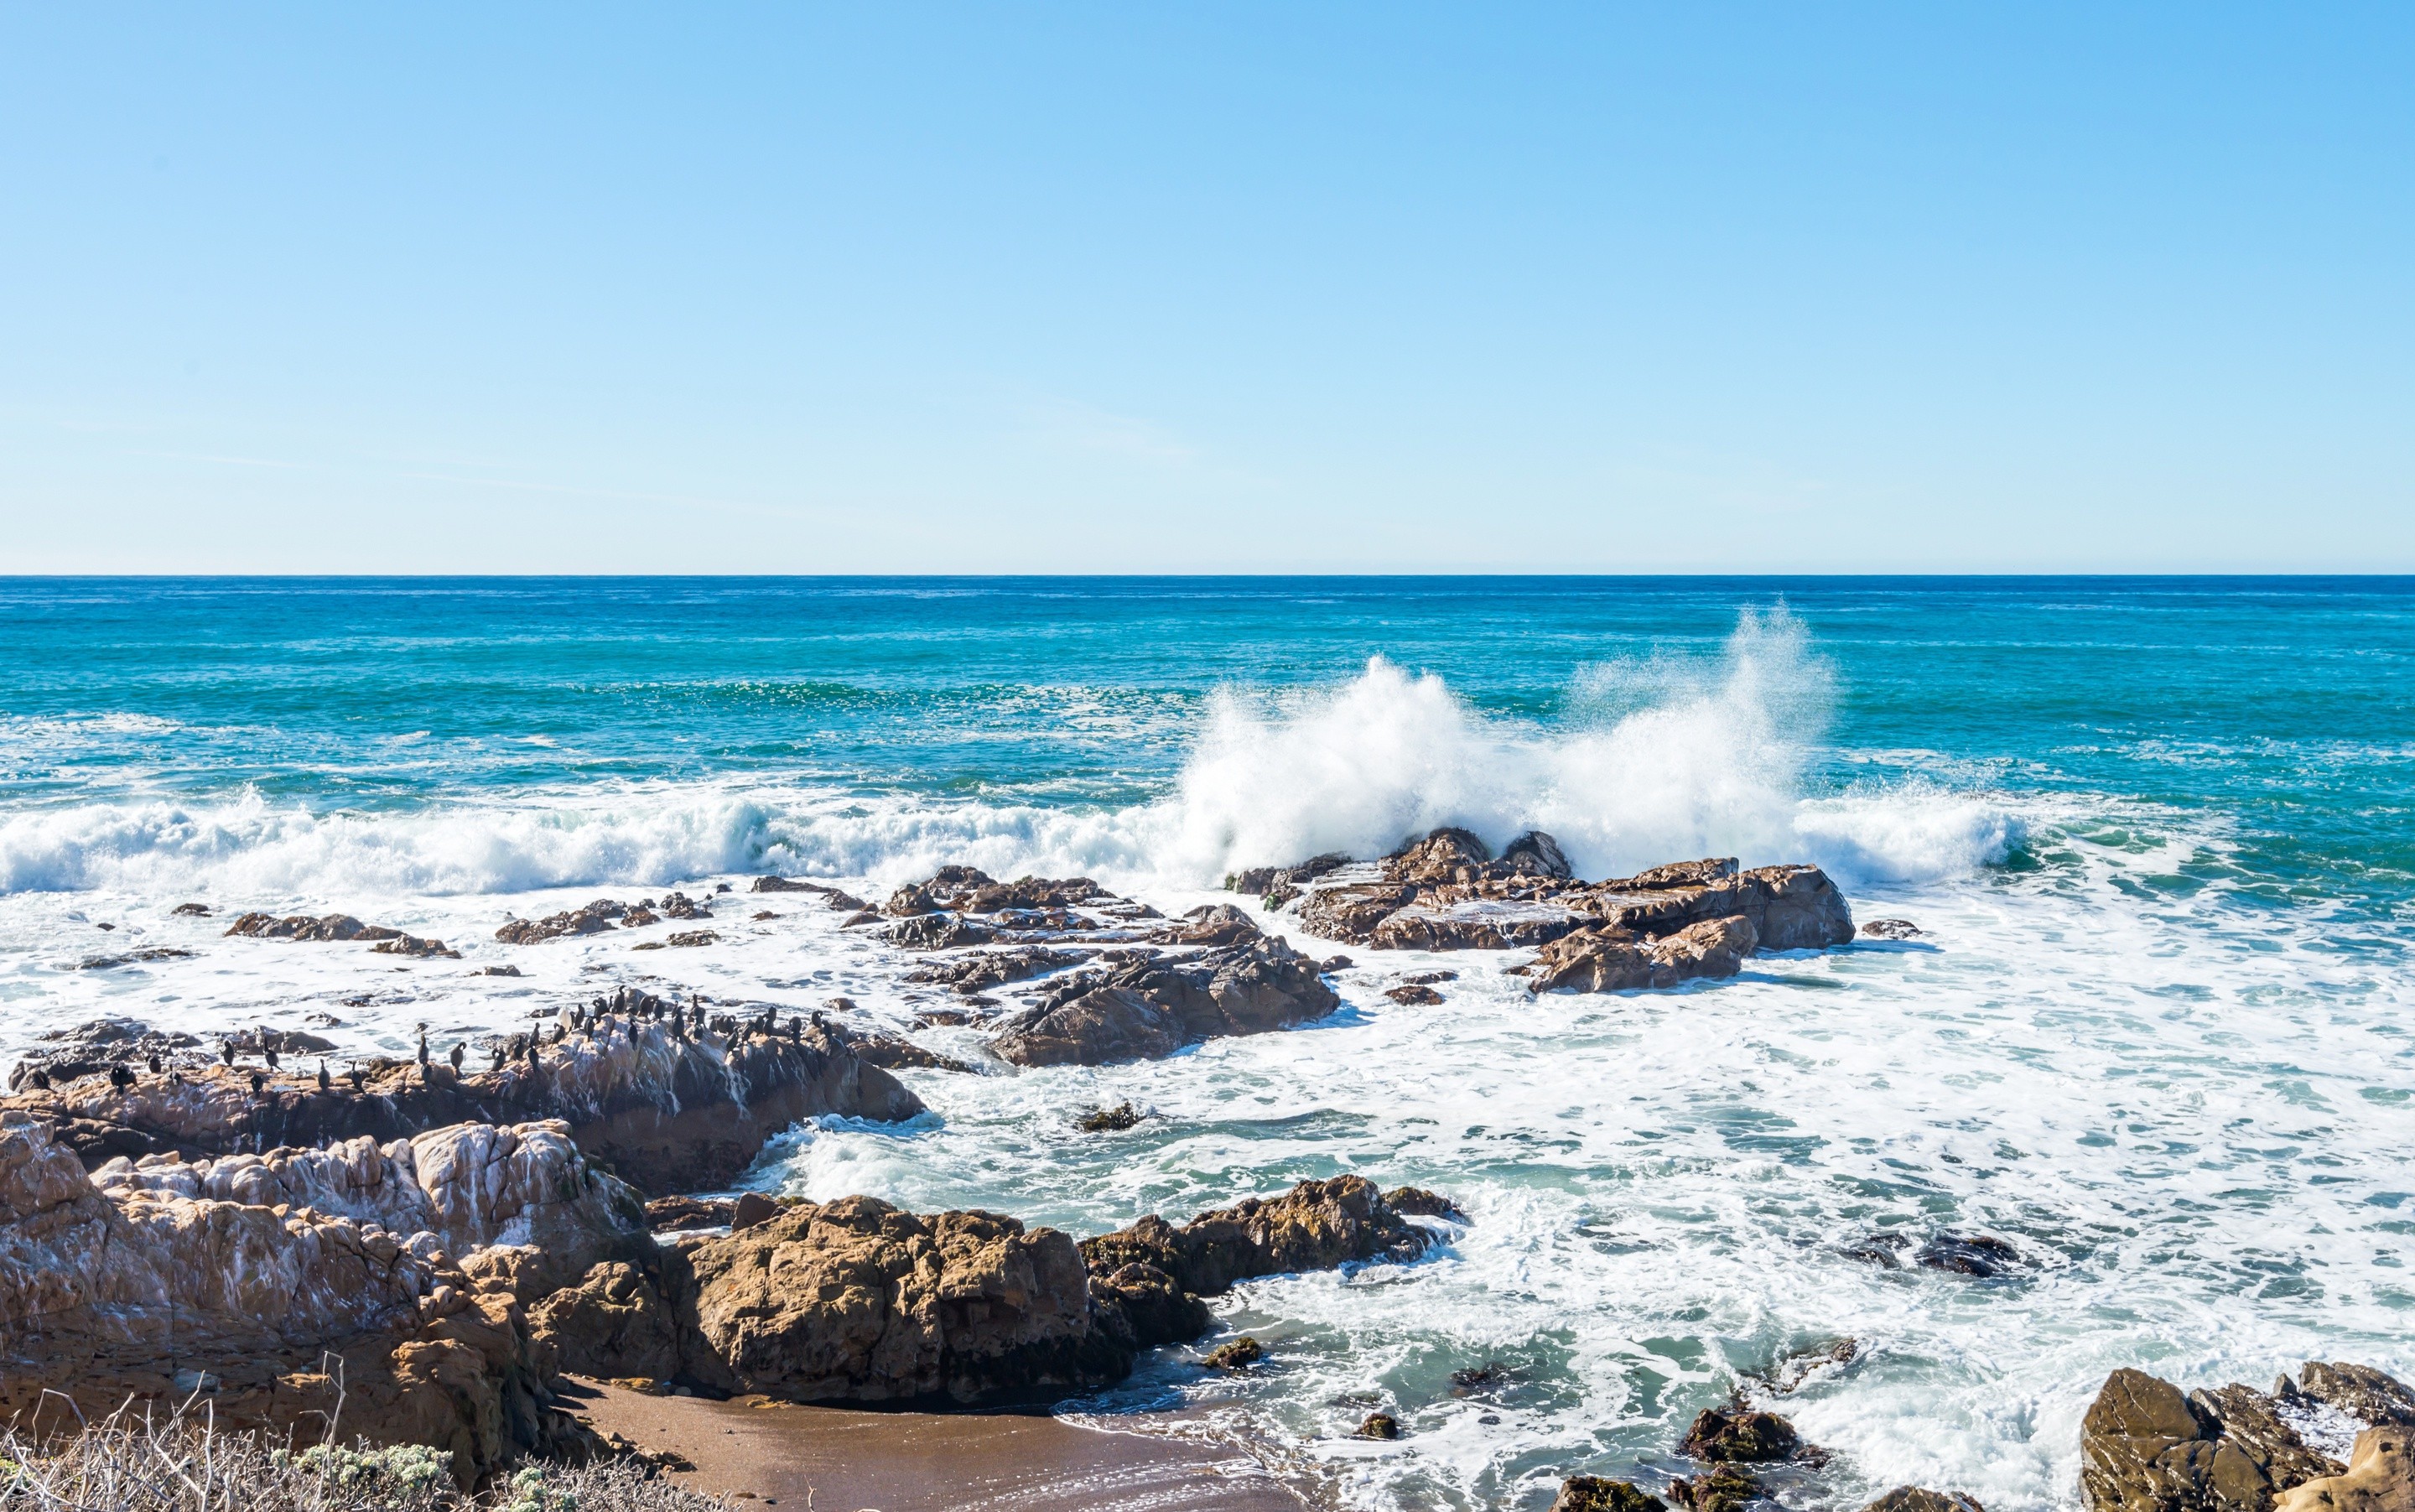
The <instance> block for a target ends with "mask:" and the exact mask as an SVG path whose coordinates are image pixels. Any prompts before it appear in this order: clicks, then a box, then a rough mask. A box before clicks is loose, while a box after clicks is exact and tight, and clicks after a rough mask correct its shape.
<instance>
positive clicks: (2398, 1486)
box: [2274, 1422, 2415, 1512]
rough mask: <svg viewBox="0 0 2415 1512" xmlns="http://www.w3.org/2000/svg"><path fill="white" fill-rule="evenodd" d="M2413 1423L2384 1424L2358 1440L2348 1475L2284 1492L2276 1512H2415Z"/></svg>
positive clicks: (2371, 1429)
mask: <svg viewBox="0 0 2415 1512" xmlns="http://www.w3.org/2000/svg"><path fill="white" fill-rule="evenodd" d="M2408 1441H2409V1429H2408V1425H2407V1424H2405V1423H2400V1422H2390V1423H2383V1424H2380V1425H2378V1426H2377V1427H2374V1428H2368V1429H2366V1430H2364V1431H2363V1432H2362V1433H2359V1434H2358V1435H2357V1436H2356V1446H2355V1448H2353V1449H2352V1450H2350V1451H2349V1453H2348V1471H2347V1473H2346V1474H2344V1475H2331V1476H2327V1477H2325V1478H2323V1479H2320V1480H2310V1481H2307V1482H2306V1483H2305V1484H2304V1485H2303V1486H2299V1487H2297V1488H2295V1489H2294V1490H2288V1491H2284V1492H2283V1493H2282V1494H2281V1497H2280V1499H2279V1500H2278V1501H2277V1502H2276V1503H2275V1504H2274V1512H2415V1456H2410V1454H2409V1452H2408Z"/></svg>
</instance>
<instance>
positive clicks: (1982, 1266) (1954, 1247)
mask: <svg viewBox="0 0 2415 1512" xmlns="http://www.w3.org/2000/svg"><path fill="white" fill-rule="evenodd" d="M1912 1258H1913V1260H1914V1261H1915V1262H1917V1263H1918V1264H1920V1265H1926V1266H1928V1268H1929V1269H1930V1270H1947V1271H1952V1272H1954V1273H1955V1274H1956V1275H1958V1276H1978V1277H1982V1278H1992V1277H1997V1276H2002V1275H2003V1274H2004V1273H2005V1272H2006V1271H2008V1270H2011V1269H2012V1268H2013V1267H2014V1266H2016V1265H2018V1264H2020V1258H2021V1252H2020V1251H2019V1250H2016V1249H2014V1248H2013V1247H2012V1246H2011V1245H2010V1244H2008V1243H2006V1242H2005V1241H2003V1239H1999V1238H1997V1237H1996V1236H1995V1235H1990V1234H1967V1235H1965V1234H1941V1235H1937V1236H1936V1237H1935V1238H1932V1239H1930V1240H1929V1241H1928V1243H1927V1244H1924V1245H1922V1246H1921V1247H1920V1248H1919V1250H1916V1251H1914V1252H1913V1257H1912Z"/></svg>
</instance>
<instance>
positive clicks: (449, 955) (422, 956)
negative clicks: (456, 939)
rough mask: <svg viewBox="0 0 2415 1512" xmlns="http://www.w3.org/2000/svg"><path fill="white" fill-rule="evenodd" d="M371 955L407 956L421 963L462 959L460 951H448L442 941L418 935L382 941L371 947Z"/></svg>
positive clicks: (398, 936) (401, 936)
mask: <svg viewBox="0 0 2415 1512" xmlns="http://www.w3.org/2000/svg"><path fill="white" fill-rule="evenodd" d="M369 953H370V954H372V955H407V956H410V957H412V958H413V959H414V960H420V961H428V960H436V959H439V958H442V959H443V960H447V961H458V960H459V959H461V952H460V951H453V950H447V949H446V948H445V945H444V942H443V940H428V939H421V938H420V937H419V936H416V935H397V936H395V937H394V938H392V939H390V940H380V941H379V942H378V943H376V944H375V945H372V946H370V947H369Z"/></svg>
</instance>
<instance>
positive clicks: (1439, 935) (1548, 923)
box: [1367, 889, 1587, 951]
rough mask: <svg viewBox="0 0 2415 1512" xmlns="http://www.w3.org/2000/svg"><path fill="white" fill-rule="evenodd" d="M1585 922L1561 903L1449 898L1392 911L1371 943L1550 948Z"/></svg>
mask: <svg viewBox="0 0 2415 1512" xmlns="http://www.w3.org/2000/svg"><path fill="white" fill-rule="evenodd" d="M1448 891H1450V890H1448V889H1442V890H1437V892H1448ZM1585 922H1587V919H1586V916H1585V915H1583V914H1581V913H1578V912H1576V911H1575V910H1573V909H1569V908H1563V907H1561V906H1558V905H1556V904H1551V903H1533V902H1523V901H1518V900H1503V899H1494V898H1464V899H1447V900H1443V901H1436V902H1432V903H1425V902H1420V903H1413V904H1410V905H1408V906H1405V907H1401V908H1396V909H1394V910H1392V911H1391V912H1390V913H1388V914H1386V915H1385V916H1384V919H1383V921H1382V922H1381V923H1378V924H1377V925H1376V926H1375V927H1374V929H1373V931H1372V932H1371V933H1370V934H1369V936H1368V937H1367V943H1368V944H1369V945H1372V946H1373V947H1374V948H1375V949H1377V950H1379V951H1509V950H1517V949H1520V948H1522V947H1524V946H1532V945H1543V944H1547V943H1549V942H1550V941H1552V940H1555V939H1558V938H1560V937H1561V936H1564V935H1567V934H1568V932H1569V931H1571V930H1574V929H1577V928H1579V927H1581V926H1583V924H1584V923H1585Z"/></svg>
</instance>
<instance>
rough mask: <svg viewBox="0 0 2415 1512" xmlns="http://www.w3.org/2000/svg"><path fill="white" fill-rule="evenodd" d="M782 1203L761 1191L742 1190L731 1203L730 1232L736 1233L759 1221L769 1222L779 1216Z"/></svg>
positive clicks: (749, 1227)
mask: <svg viewBox="0 0 2415 1512" xmlns="http://www.w3.org/2000/svg"><path fill="white" fill-rule="evenodd" d="M779 1213H780V1205H779V1204H777V1203H775V1202H773V1201H772V1199H771V1198H769V1197H766V1196H764V1195H763V1194H762V1193H761V1192H759V1191H747V1192H741V1193H739V1196H738V1201H737V1202H735V1203H733V1204H731V1205H730V1209H729V1232H730V1233H732V1234H736V1233H739V1232H741V1231H742V1230H745V1229H751V1228H753V1227H754V1226H755V1225H756V1224H757V1223H768V1222H770V1221H771V1220H772V1219H774V1218H776V1217H778V1216H779Z"/></svg>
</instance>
